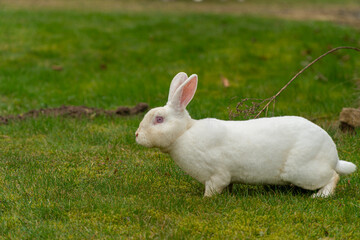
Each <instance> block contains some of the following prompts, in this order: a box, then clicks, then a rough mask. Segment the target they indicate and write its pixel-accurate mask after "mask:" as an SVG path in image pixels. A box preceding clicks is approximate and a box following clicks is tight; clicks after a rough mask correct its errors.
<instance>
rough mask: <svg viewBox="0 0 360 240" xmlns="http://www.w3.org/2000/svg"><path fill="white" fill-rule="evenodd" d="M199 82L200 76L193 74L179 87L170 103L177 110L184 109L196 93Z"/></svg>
mask: <svg viewBox="0 0 360 240" xmlns="http://www.w3.org/2000/svg"><path fill="white" fill-rule="evenodd" d="M197 82H198V76H197V75H196V74H193V75H191V76H190V77H189V78H188V79H187V80H186V81H185V82H184V83H183V84H181V85H180V87H178V88H177V90H176V91H175V93H174V95H173V97H172V98H171V99H170V101H169V102H168V104H169V105H170V106H171V107H173V108H174V109H176V110H179V111H182V110H184V109H185V108H186V106H187V105H188V104H189V102H190V101H191V99H192V98H193V97H194V95H195V92H196V88H197Z"/></svg>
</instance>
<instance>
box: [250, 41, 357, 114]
mask: <svg viewBox="0 0 360 240" xmlns="http://www.w3.org/2000/svg"><path fill="white" fill-rule="evenodd" d="M339 49H352V50H355V51H358V52H360V49H359V48H356V47H347V46H344V47H337V48H333V49H331V50H330V51H328V52H326V53H324V54H323V55H321V56H320V57H318V58H316V59H315V60H314V61H312V62H311V63H309V64H308V65H307V66H306V67H304V68H303V69H301V70H300V71H299V72H298V73H297V74H296V75H295V76H294V77H293V78H292V79H291V80H290V81H289V82H288V83H287V84H286V85H285V86H284V87H283V88H281V89H280V91H279V92H278V93H276V94H275V95H274V96H272V97H271V98H269V99H270V100H269V102H268V103H267V104H266V105H265V106H264V107H263V108H262V109H261V110H260V112H259V113H258V114H257V115H256V116H255V118H258V117H259V116H260V114H261V113H262V112H263V111H264V110H265V109H267V108H268V106H269V105H270V103H271V102H272V101H274V100H275V98H276V97H277V96H279V95H280V93H281V92H282V91H284V90H285V88H287V87H288V86H289V85H290V83H292V81H294V80H295V78H297V77H298V76H299V75H300V74H301V73H303V72H304V71H305V70H306V69H308V68H309V67H310V66H311V65H313V64H314V63H316V62H317V61H319V60H320V59H322V58H323V57H325V56H326V55H328V54H330V53H332V52H335V51H337V50H339Z"/></svg>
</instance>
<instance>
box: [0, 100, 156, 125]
mask: <svg viewBox="0 0 360 240" xmlns="http://www.w3.org/2000/svg"><path fill="white" fill-rule="evenodd" d="M148 107H149V106H148V104H146V103H138V104H137V105H136V106H135V107H132V108H129V107H122V106H120V107H118V108H117V109H115V110H105V109H101V108H92V107H86V106H61V107H58V108H41V109H38V110H35V109H34V110H30V111H29V112H27V113H24V114H19V115H9V116H0V124H7V123H8V122H9V121H12V120H24V119H27V118H36V117H39V116H53V117H58V116H69V117H88V118H93V117H95V116H100V115H104V116H131V115H136V114H138V113H142V112H145V111H146V110H147V109H148Z"/></svg>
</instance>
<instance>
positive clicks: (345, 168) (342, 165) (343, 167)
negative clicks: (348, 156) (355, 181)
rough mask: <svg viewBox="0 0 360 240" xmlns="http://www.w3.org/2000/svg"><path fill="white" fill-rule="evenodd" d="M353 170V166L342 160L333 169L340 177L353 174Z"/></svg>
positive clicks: (354, 166) (354, 167)
mask: <svg viewBox="0 0 360 240" xmlns="http://www.w3.org/2000/svg"><path fill="white" fill-rule="evenodd" d="M355 170H356V165H355V164H353V163H351V162H347V161H343V160H339V161H338V162H337V164H336V167H335V171H336V172H337V173H338V174H340V175H347V174H350V173H353V172H355Z"/></svg>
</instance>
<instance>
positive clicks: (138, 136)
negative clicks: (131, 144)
mask: <svg viewBox="0 0 360 240" xmlns="http://www.w3.org/2000/svg"><path fill="white" fill-rule="evenodd" d="M135 141H136V143H137V144H140V145H141V146H144V147H152V145H151V144H150V141H148V140H147V139H146V138H145V137H144V134H142V133H141V132H140V131H139V130H138V131H136V133H135Z"/></svg>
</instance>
